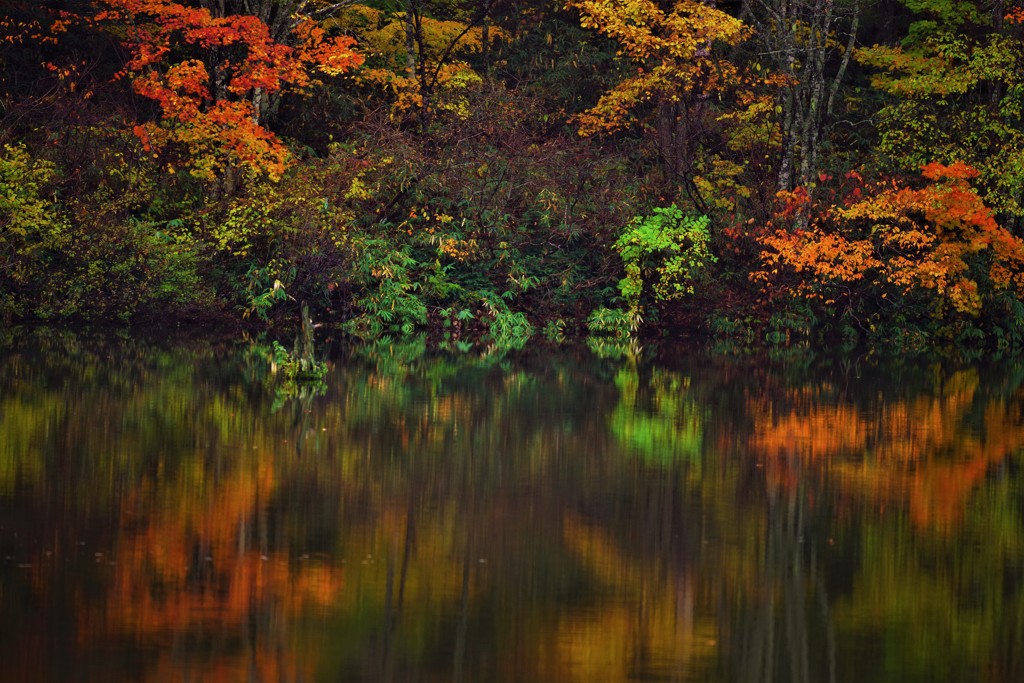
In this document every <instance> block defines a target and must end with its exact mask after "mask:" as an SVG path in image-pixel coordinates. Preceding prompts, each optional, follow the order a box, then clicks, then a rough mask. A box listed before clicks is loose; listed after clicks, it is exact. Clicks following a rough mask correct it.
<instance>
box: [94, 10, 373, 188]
mask: <svg viewBox="0 0 1024 683" xmlns="http://www.w3.org/2000/svg"><path fill="white" fill-rule="evenodd" d="M100 3H101V4H102V5H103V6H105V7H106V9H105V10H104V11H102V12H100V13H99V15H98V16H97V19H100V20H104V21H108V22H111V28H112V30H115V31H117V32H120V33H121V34H122V35H123V36H124V38H125V44H126V46H127V47H128V49H129V51H130V54H131V58H130V60H129V61H128V63H127V65H126V67H125V72H124V73H125V74H126V75H128V76H130V77H131V78H132V79H133V81H132V83H133V86H134V89H135V91H136V92H137V93H138V94H140V95H142V96H143V97H146V98H148V99H150V100H152V101H154V102H155V103H156V104H157V106H158V108H159V114H160V117H159V119H158V120H156V121H150V122H147V123H143V124H141V125H139V126H136V128H135V132H136V134H137V135H138V136H139V138H140V139H141V140H142V141H143V143H144V144H145V146H146V148H147V149H148V150H152V151H153V152H154V153H157V154H159V153H161V152H164V151H170V150H172V149H175V148H178V149H180V150H181V151H182V154H181V156H180V160H179V163H180V164H181V165H182V166H183V167H185V168H186V169H187V170H188V171H189V172H190V173H191V174H192V175H194V176H196V177H198V178H201V179H203V180H208V181H209V180H214V179H215V178H216V177H217V176H218V175H219V174H223V173H227V174H228V178H227V180H228V184H229V185H230V184H231V177H230V176H231V174H232V173H233V171H234V169H236V168H238V167H242V168H245V169H248V170H249V171H252V172H254V173H257V174H265V175H267V176H269V177H270V178H275V179H276V178H278V177H280V175H281V174H282V173H283V172H284V169H285V167H286V165H287V163H288V161H289V152H288V150H287V149H286V148H285V146H284V145H283V144H282V143H281V141H280V140H279V139H278V138H277V137H276V136H275V135H274V134H273V133H272V132H271V131H270V130H268V129H267V128H266V126H265V123H266V120H267V118H268V116H269V115H270V114H271V113H272V112H273V110H274V107H275V102H276V98H277V97H278V96H280V95H281V94H282V93H285V92H297V93H302V92H307V91H308V90H309V89H310V88H311V87H313V86H315V85H317V84H319V83H320V80H319V78H321V77H323V76H338V75H341V74H344V73H346V72H348V71H350V70H351V69H352V68H354V67H356V66H358V65H359V64H360V63H362V61H363V58H362V56H360V55H359V54H358V53H357V52H355V50H354V49H353V46H354V43H355V41H354V40H353V39H352V38H351V37H348V36H344V35H339V36H329V35H328V34H327V32H326V31H325V29H324V28H323V27H322V26H321V25H320V24H319V23H318V22H317V21H316V20H315V18H314V17H313V16H312V15H311V14H309V13H306V12H305V10H306V9H307V4H308V3H307V2H306V0H276V1H275V0H258V1H256V2H249V1H243V2H237V1H236V2H231V3H227V2H224V0H220V1H219V2H212V1H211V0H203V2H201V3H191V4H184V3H180V2H174V1H173V0H100ZM197 4H198V6H197ZM234 10H240V11H239V12H237V13H235V12H233V11H234ZM241 10H247V12H245V13H243V12H241ZM171 169H172V170H173V161H172V162H171Z"/></svg>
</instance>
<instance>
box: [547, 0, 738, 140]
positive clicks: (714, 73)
mask: <svg viewBox="0 0 1024 683" xmlns="http://www.w3.org/2000/svg"><path fill="white" fill-rule="evenodd" d="M566 6H567V7H570V8H575V9H578V10H579V11H580V14H581V18H580V24H581V25H582V26H583V27H584V28H591V29H594V30H596V31H599V32H601V33H603V34H605V35H606V36H608V37H610V38H612V39H614V40H616V41H617V42H618V43H619V45H620V46H621V50H620V55H621V56H623V57H626V58H628V59H629V60H630V61H632V62H633V63H634V64H635V65H636V66H637V71H636V75H635V76H631V77H629V78H626V79H625V80H623V81H622V82H621V83H619V84H618V85H617V86H615V87H614V88H612V89H611V90H610V91H609V92H608V93H606V94H605V95H604V96H603V97H601V99H600V101H599V102H598V103H597V105H596V106H595V107H593V108H592V109H591V110H590V111H588V112H585V113H583V114H581V115H580V116H578V117H577V119H576V121H577V123H579V124H580V134H581V135H593V134H595V133H600V132H606V133H607V132H612V131H615V130H618V129H620V128H623V127H625V126H627V125H628V124H629V113H630V111H631V110H632V109H633V108H634V107H635V106H636V105H638V104H640V103H641V102H644V101H647V100H678V99H679V98H685V97H687V96H688V95H691V94H694V93H699V92H712V91H714V90H716V89H718V88H719V87H722V86H723V85H724V84H728V83H734V82H736V81H737V80H738V75H737V70H736V67H735V66H734V65H733V64H731V63H730V62H729V61H728V60H725V59H720V58H718V57H716V56H715V54H714V49H713V44H715V43H723V44H726V45H736V44H738V43H739V42H740V41H742V40H743V39H744V38H746V37H747V36H748V35H749V30H748V29H747V28H746V27H745V26H744V25H743V23H742V22H741V21H740V20H738V19H736V18H734V17H731V16H729V15H728V14H726V13H724V12H722V11H720V10H718V9H715V8H714V7H712V6H710V5H706V4H704V3H700V2H695V1H694V0H680V1H679V2H677V3H676V4H675V5H674V6H673V8H672V10H671V12H667V13H666V12H665V11H664V10H662V9H661V8H660V7H658V5H657V4H655V3H654V2H651V1H650V0H569V1H568V2H567V3H566Z"/></svg>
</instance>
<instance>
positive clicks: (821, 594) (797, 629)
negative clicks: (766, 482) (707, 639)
mask: <svg viewBox="0 0 1024 683" xmlns="http://www.w3.org/2000/svg"><path fill="white" fill-rule="evenodd" d="M806 514H807V505H806V498H805V495H804V493H803V491H801V490H791V491H786V492H780V493H779V494H777V495H773V496H770V498H769V501H768V511H767V528H766V533H765V538H764V553H763V557H762V558H760V559H759V561H756V565H757V566H758V571H757V573H756V577H755V578H754V579H753V582H752V585H751V590H750V591H749V593H747V594H745V595H744V596H742V598H741V599H740V600H739V603H740V604H738V605H737V606H736V609H735V612H734V613H732V614H731V615H729V618H730V620H731V621H730V626H729V629H728V632H729V637H728V639H727V640H728V645H727V647H726V648H725V650H724V655H725V657H726V661H727V662H728V665H727V666H728V667H729V668H730V669H732V670H733V675H732V676H731V680H734V681H736V683H768V682H770V681H777V680H782V681H791V682H792V683H818V682H824V681H829V682H830V683H834V682H835V680H836V662H835V648H836V643H835V631H834V627H833V624H832V619H831V615H830V613H829V599H828V595H827V594H826V588H825V584H826V581H825V577H824V576H822V575H821V571H822V570H821V568H820V565H819V563H818V562H817V561H815V558H814V550H813V548H812V547H810V546H809V544H808V541H809V540H810V539H808V538H805V528H804V527H805V523H806V522H805V515H806Z"/></svg>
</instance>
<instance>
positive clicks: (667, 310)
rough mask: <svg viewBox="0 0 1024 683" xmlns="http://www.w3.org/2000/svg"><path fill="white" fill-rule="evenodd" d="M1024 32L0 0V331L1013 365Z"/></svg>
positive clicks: (761, 9)
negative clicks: (841, 349) (534, 343)
mask: <svg viewBox="0 0 1024 683" xmlns="http://www.w3.org/2000/svg"><path fill="white" fill-rule="evenodd" d="M1022 117H1024V9H1022V8H1021V7H1019V6H1017V5H1015V4H1013V3H1009V2H1003V1H1002V0H1000V1H989V0H986V1H984V2H982V1H976V0H966V1H964V2H952V0H874V1H872V2H868V1H867V0H741V1H740V2H734V1H730V2H722V3H719V4H715V3H713V2H696V1H694V0H681V1H679V2H676V3H670V2H661V3H659V2H654V1H653V0H569V1H568V2H566V3H564V4H563V3H562V2H554V3H552V2H535V1H533V0H372V1H370V2H366V3H365V4H364V3H360V2H356V1H355V0H349V1H345V2H332V1H331V0H184V1H182V2H175V1H172V0H43V1H41V2H35V1H33V2H29V1H27V0H26V1H22V0H8V1H7V2H5V3H4V8H3V10H0V143H2V149H0V227H2V231H0V319H2V320H5V321H7V322H11V321H18V320H24V321H33V320H43V321H48V322H50V323H58V324H63V323H65V322H78V321H97V322H120V321H153V320H161V321H164V320H177V321H183V322H190V321H191V322H194V323H203V324H205V323H210V322H218V323H229V324H236V325H237V324H244V325H247V326H255V327H258V328H261V329H267V328H274V329H279V330H280V329H289V328H292V327H294V326H295V325H296V324H297V322H298V320H299V317H300V316H299V311H300V307H301V306H302V304H303V303H305V304H306V305H308V307H309V310H310V316H312V318H313V319H314V320H316V321H317V322H318V323H320V324H322V325H326V326H330V327H331V328H333V329H337V330H339V331H340V332H343V333H345V334H347V335H351V336H353V337H356V338H360V339H364V340H371V341H372V340H375V339H380V338H384V337H387V338H399V337H410V336H412V335H417V334H426V335H427V336H428V337H429V339H430V340H431V343H433V344H436V345H438V346H441V347H443V348H451V349H455V348H468V347H470V346H472V345H476V344H479V343H486V344H492V345H496V346H499V347H513V348H518V347H521V346H522V345H523V343H524V342H525V341H526V340H528V339H531V338H536V339H546V340H548V341H551V342H559V341H561V340H563V339H565V338H567V337H572V336H579V335H590V336H591V337H595V338H608V339H620V340H621V339H631V338H640V337H649V336H664V335H678V334H700V335H706V336H710V337H713V338H716V339H719V340H727V341H732V342H738V343H741V344H747V343H751V342H755V343H756V342H762V341H768V342H770V343H774V344H792V343H797V342H820V341H828V342H830V343H832V342H835V343H840V344H845V345H851V346H852V345H857V344H863V343H867V344H874V345H881V344H884V345H887V346H891V347H895V348H899V349H918V348H924V347H931V346H936V345H942V346H947V347H950V346H953V347H958V348H966V349H976V350H982V349H985V350H988V349H999V350H1003V351H1013V350H1016V349H1018V348H1019V347H1020V346H1021V344H1022V343H1024V305H1022V296H1024V241H1022V239H1021V234H1022V229H1024V220H1022V218H1024V157H1022V156H1021V155H1022V154H1024V140H1022V138H1024V127H1022Z"/></svg>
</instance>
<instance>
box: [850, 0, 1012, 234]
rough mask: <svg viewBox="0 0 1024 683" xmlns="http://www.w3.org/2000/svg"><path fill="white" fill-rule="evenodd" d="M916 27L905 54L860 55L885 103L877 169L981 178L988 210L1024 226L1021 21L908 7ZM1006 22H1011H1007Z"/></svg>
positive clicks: (885, 48)
mask: <svg viewBox="0 0 1024 683" xmlns="http://www.w3.org/2000/svg"><path fill="white" fill-rule="evenodd" d="M904 1H905V4H906V5H907V7H908V8H909V9H910V10H912V11H913V12H914V13H915V15H916V18H917V21H915V22H913V23H912V24H911V25H910V28H909V30H908V31H907V36H906V37H905V38H904V39H903V41H902V42H901V43H900V44H899V45H874V46H872V47H870V48H865V49H861V50H859V51H858V52H857V55H856V57H857V59H858V61H860V62H861V63H863V64H865V65H867V66H870V67H874V68H875V69H876V70H877V72H876V73H875V75H874V77H873V78H872V81H871V83H872V85H873V86H874V87H875V88H876V89H878V90H879V91H880V92H881V93H883V95H884V96H885V97H886V100H885V103H884V105H883V106H882V107H881V110H880V111H879V113H878V116H877V120H878V121H879V134H880V139H879V145H878V151H879V152H880V153H881V154H880V155H879V159H878V163H879V165H882V166H883V167H885V168H887V169H891V168H892V167H893V166H895V167H897V168H900V169H903V170H907V171H909V170H912V169H916V168H919V167H920V166H922V165H924V164H928V163H931V162H933V161H939V162H941V163H944V164H952V163H954V162H956V161H963V162H965V163H968V164H970V165H972V166H974V167H975V168H977V169H978V171H979V172H980V177H979V180H980V186H981V192H982V195H983V196H984V198H985V201H986V202H987V203H988V204H989V205H990V206H991V207H993V208H994V209H996V210H997V211H999V212H1000V213H1002V214H1003V215H1004V216H1013V217H1015V220H1017V221H1019V220H1020V219H1021V217H1024V133H1022V130H1024V79H1022V77H1021V74H1022V73H1024V42H1022V41H1024V26H1022V19H1024V15H1022V13H1021V12H1020V11H1019V10H1010V11H1008V12H1007V10H1006V9H1005V5H1004V4H1003V3H1001V2H1000V3H991V4H985V3H977V2H958V3H950V2H946V1H945V0H904ZM1004 13H1005V15H1004Z"/></svg>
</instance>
